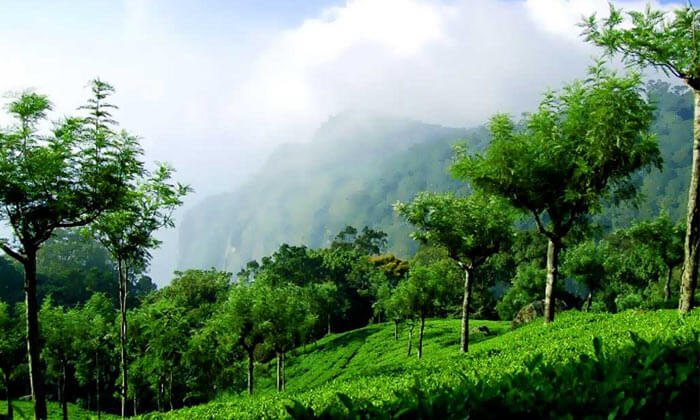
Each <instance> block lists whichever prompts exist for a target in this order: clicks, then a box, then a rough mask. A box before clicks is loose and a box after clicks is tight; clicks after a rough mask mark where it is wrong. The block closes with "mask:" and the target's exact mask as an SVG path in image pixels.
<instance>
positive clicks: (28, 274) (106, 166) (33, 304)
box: [0, 80, 141, 419]
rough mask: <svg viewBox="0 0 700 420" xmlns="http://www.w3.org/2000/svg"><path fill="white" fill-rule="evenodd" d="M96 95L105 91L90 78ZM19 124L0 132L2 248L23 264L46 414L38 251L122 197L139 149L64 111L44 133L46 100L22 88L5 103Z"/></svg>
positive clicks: (37, 387)
mask: <svg viewBox="0 0 700 420" xmlns="http://www.w3.org/2000/svg"><path fill="white" fill-rule="evenodd" d="M92 90H93V99H96V98H100V97H102V96H106V95H108V94H109V93H110V90H109V85H107V84H105V83H104V82H101V81H99V80H95V81H93V82H92ZM8 109H9V112H10V114H11V116H12V117H14V119H15V121H16V124H15V125H14V126H12V127H10V128H9V129H5V130H2V131H0V220H2V221H7V222H9V224H10V226H11V227H12V233H13V239H14V240H12V241H10V240H6V239H3V240H0V249H2V250H3V251H4V252H5V253H7V254H8V255H9V256H10V257H12V258H14V259H16V260H17V261H19V262H20V263H21V264H22V265H23V267H24V275H25V279H24V289H25V306H26V321H27V349H28V355H29V357H28V364H29V378H30V384H31V389H32V400H33V401H34V416H35V418H36V419H45V418H46V416H47V413H46V398H45V395H44V387H43V379H42V377H43V375H42V368H41V363H40V361H39V354H40V353H41V344H40V341H39V321H38V312H39V310H38V302H37V296H36V288H37V264H36V258H37V252H38V251H39V248H40V247H41V245H42V244H43V243H44V242H45V241H46V240H48V239H49V238H50V237H51V234H52V233H53V232H54V230H55V229H59V228H69V227H77V226H84V225H87V224H89V223H91V222H92V221H94V220H95V219H96V218H97V217H99V216H100V215H101V214H102V213H104V212H105V211H108V210H112V209H114V208H116V207H118V205H119V204H120V202H121V199H122V197H123V195H124V192H125V191H126V190H127V187H128V185H129V183H130V182H131V180H132V179H133V177H134V176H135V175H136V174H138V173H140V172H141V163H140V161H139V159H138V158H139V155H140V149H139V148H138V145H137V141H136V139H134V138H133V137H132V136H129V135H128V134H126V133H124V132H122V133H119V134H114V133H111V132H108V131H106V130H105V129H104V128H103V127H102V126H100V125H95V124H91V122H90V121H89V120H88V119H82V118H66V119H64V120H63V121H62V122H60V123H58V124H56V125H55V127H54V129H53V131H52V133H50V134H49V135H42V134H41V133H40V132H39V126H40V123H41V122H42V121H44V120H46V118H47V113H48V112H49V111H50V110H51V103H50V102H49V100H48V98H47V97H46V96H44V95H40V94H37V93H33V92H25V93H23V94H21V95H20V96H19V97H18V98H17V99H15V100H13V101H12V102H11V103H10V104H9V107H8Z"/></svg>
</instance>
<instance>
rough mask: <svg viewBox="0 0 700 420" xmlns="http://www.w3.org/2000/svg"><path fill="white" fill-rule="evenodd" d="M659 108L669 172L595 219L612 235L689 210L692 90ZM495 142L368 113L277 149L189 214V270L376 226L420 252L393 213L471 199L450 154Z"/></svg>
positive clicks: (478, 132)
mask: <svg viewBox="0 0 700 420" xmlns="http://www.w3.org/2000/svg"><path fill="white" fill-rule="evenodd" d="M648 92H649V95H650V97H651V98H652V99H653V100H654V102H655V103H656V107H657V111H656V119H655V123H654V125H653V131H654V132H655V133H656V135H657V136H658V140H659V146H660V149H661V153H662V156H663V160H664V170H663V171H662V172H659V171H657V170H654V171H652V172H650V173H641V174H639V175H638V176H637V177H636V178H637V179H636V182H637V183H640V184H641V192H642V194H643V196H642V197H641V199H640V200H639V202H638V203H637V206H636V207H635V206H634V205H633V204H623V205H622V206H620V207H618V208H614V209H612V210H607V211H605V212H604V213H603V214H602V215H600V216H598V217H597V220H598V221H599V222H600V223H601V224H602V225H603V226H604V227H607V228H620V227H627V226H629V224H630V222H631V221H632V220H634V219H635V218H640V217H641V218H651V217H654V216H655V215H657V214H658V213H659V211H661V210H667V211H668V212H669V214H670V216H671V218H672V219H673V220H679V218H681V217H683V216H684V214H685V210H686V200H687V189H688V178H689V176H688V174H689V171H690V163H691V158H692V155H691V141H690V133H691V132H692V126H691V124H692V116H693V108H692V98H691V94H690V93H689V92H687V90H686V89H685V88H680V87H674V86H671V85H669V84H667V83H665V82H651V83H649V84H648ZM460 141H467V142H468V144H469V147H470V149H472V150H477V151H478V150H482V149H483V148H484V147H485V145H486V144H488V131H487V130H486V127H484V126H482V127H476V128H472V129H460V128H446V127H441V126H438V125H430V124H424V123H419V122H416V121H409V120H400V119H392V118H388V117H381V116H373V115H368V114H364V113H344V114H340V115H337V116H335V117H333V118H331V119H329V120H328V122H326V123H325V124H324V125H323V126H322V127H320V128H319V129H318V131H317V133H316V134H315V136H314V138H313V139H312V140H311V141H310V142H309V143H308V144H294V145H285V146H283V147H280V148H279V150H277V152H276V153H275V154H273V155H272V156H271V157H270V159H269V160H268V162H267V164H266V165H265V166H264V168H263V169H262V170H261V171H260V172H259V173H258V174H257V175H256V176H254V177H253V178H252V179H251V180H250V181H249V182H248V183H247V184H245V185H244V186H243V187H241V188H240V189H238V190H237V191H234V192H232V193H229V194H222V195H219V196H214V197H209V198H207V199H206V200H204V201H203V202H201V203H200V204H199V205H198V206H197V207H195V208H194V209H192V210H191V211H190V212H189V213H188V214H187V215H186V216H185V218H184V219H183V221H182V224H181V227H180V238H179V249H180V251H179V260H178V266H179V267H182V268H185V267H187V268H192V267H197V268H210V267H216V268H219V269H225V270H230V271H234V272H235V271H237V270H238V269H239V268H240V267H241V266H242V265H243V264H245V263H246V262H247V261H248V260H251V259H258V258H260V257H262V256H263V255H268V254H270V253H271V252H273V251H274V250H275V249H276V248H277V247H278V246H279V245H280V244H281V243H290V244H302V243H303V244H306V245H307V246H310V247H312V248H313V247H322V246H325V245H327V244H328V242H329V241H330V239H331V235H332V234H334V233H335V232H338V231H340V230H341V229H342V228H343V226H346V225H353V226H364V225H367V226H373V227H375V228H378V229H381V230H383V231H384V232H386V233H388V250H389V252H393V253H395V254H397V255H399V256H404V257H405V256H408V255H411V254H412V253H413V252H415V249H416V248H415V247H416V244H415V243H414V241H412V240H411V239H410V238H409V233H410V232H411V229H410V228H409V226H408V225H406V224H405V223H403V222H401V221H400V219H399V218H397V217H396V216H395V214H394V211H393V209H392V204H393V203H395V202H396V201H399V200H401V201H405V200H409V199H411V198H412V197H413V196H414V195H415V194H416V193H418V192H420V191H424V190H430V191H460V190H462V191H466V189H465V188H466V186H465V185H464V184H463V183H460V182H459V181H456V180H454V178H452V177H451V176H450V175H449V174H448V173H447V167H448V166H449V163H450V162H451V158H452V146H453V145H454V144H455V143H458V142H460Z"/></svg>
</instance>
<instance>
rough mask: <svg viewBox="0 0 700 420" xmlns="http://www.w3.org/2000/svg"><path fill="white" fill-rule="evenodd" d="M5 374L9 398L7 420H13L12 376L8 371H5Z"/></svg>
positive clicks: (6, 390)
mask: <svg viewBox="0 0 700 420" xmlns="http://www.w3.org/2000/svg"><path fill="white" fill-rule="evenodd" d="M3 373H4V376H5V392H6V393H7V394H6V395H5V396H6V397H7V419H8V420H12V419H13V417H14V412H13V411H12V410H13V407H12V398H11V397H10V375H9V374H8V373H7V372H6V371H3Z"/></svg>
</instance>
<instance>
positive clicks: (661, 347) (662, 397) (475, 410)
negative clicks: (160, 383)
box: [287, 332, 700, 420]
mask: <svg viewBox="0 0 700 420" xmlns="http://www.w3.org/2000/svg"><path fill="white" fill-rule="evenodd" d="M631 338H632V342H633V344H632V345H628V346H625V347H623V348H622V349H617V350H618V351H617V352H615V353H614V354H612V355H610V354H607V355H606V354H604V353H603V349H602V345H601V341H600V339H598V338H594V339H593V349H594V354H593V356H589V355H588V354H581V355H580V356H579V358H578V360H572V361H569V362H567V363H563V364H562V363H551V362H547V361H545V360H544V357H543V355H542V354H534V355H532V357H531V358H530V359H529V360H527V361H526V363H525V366H524V369H523V370H522V371H519V372H516V373H513V374H508V375H505V376H503V377H501V378H499V380H498V381H497V382H490V381H488V380H485V379H477V380H471V379H470V378H466V377H464V378H463V382H462V383H461V384H459V385H457V386H456V387H454V388H452V387H445V388H443V389H439V390H438V391H437V392H432V393H430V394H428V393H425V392H423V391H422V390H421V389H420V388H419V387H418V386H416V387H414V388H412V389H408V390H406V391H402V392H400V393H398V394H397V396H398V401H397V402H396V403H394V404H388V405H386V406H381V407H377V406H375V405H373V404H372V403H371V402H370V401H363V400H360V401H353V400H352V399H350V398H349V397H347V396H346V395H344V394H338V400H339V402H336V403H335V404H333V405H331V406H329V407H327V408H325V409H323V410H318V411H316V410H314V409H313V408H310V407H305V406H304V405H303V404H301V403H299V402H298V401H294V404H293V405H290V406H288V407H287V411H288V413H289V415H290V417H291V418H293V419H299V420H301V419H357V418H372V419H435V418H440V419H455V420H456V419H463V418H465V417H468V418H493V419H498V418H520V417H523V418H525V417H528V418H530V417H532V418H557V419H569V418H606V417H607V418H615V417H618V416H620V417H622V418H628V417H629V418H667V417H672V418H684V417H693V416H694V415H695V414H697V413H696V407H695V405H696V404H695V403H696V397H697V393H698V392H699V391H700V381H699V380H698V375H697V373H698V368H697V365H696V360H695V356H694V354H697V353H698V352H699V351H700V342H698V339H697V332H695V337H675V338H673V339H670V340H660V339H655V340H652V341H650V342H648V341H645V340H642V339H640V338H639V337H638V336H636V335H635V334H631ZM650 390H652V391H651V392H650Z"/></svg>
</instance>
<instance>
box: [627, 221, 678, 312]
mask: <svg viewBox="0 0 700 420" xmlns="http://www.w3.org/2000/svg"><path fill="white" fill-rule="evenodd" d="M629 235H630V236H631V237H632V239H633V240H634V241H635V242H637V244H639V245H641V246H642V247H644V248H646V249H648V250H649V251H650V253H651V254H652V255H654V256H656V257H657V258H660V259H661V261H663V263H664V265H665V267H666V280H665V282H664V300H667V301H668V300H669V299H671V278H672V276H673V269H674V268H675V267H676V266H678V265H679V264H680V263H682V262H683V239H684V238H685V236H686V235H685V231H684V226H682V225H681V224H674V223H673V221H671V218H670V217H669V216H668V214H667V213H662V214H660V215H659V217H657V218H656V219H654V220H643V221H639V222H637V223H635V224H634V225H632V227H631V228H630V229H629Z"/></svg>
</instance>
